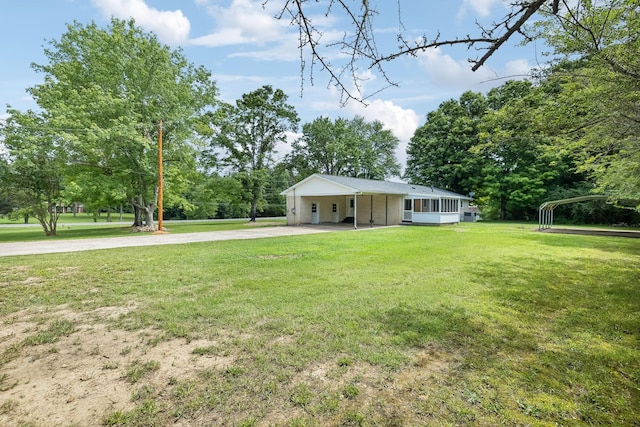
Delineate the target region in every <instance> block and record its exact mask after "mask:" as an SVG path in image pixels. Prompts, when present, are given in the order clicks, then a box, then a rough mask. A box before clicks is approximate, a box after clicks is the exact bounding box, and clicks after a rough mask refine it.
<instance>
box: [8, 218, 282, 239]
mask: <svg viewBox="0 0 640 427" xmlns="http://www.w3.org/2000/svg"><path fill="white" fill-rule="evenodd" d="M274 224H277V225H284V224H285V220H260V219H258V221H257V225H254V226H265V227H267V226H273V225H274ZM247 226H248V220H246V219H238V220H225V221H215V220H214V221H203V222H172V223H165V224H164V228H166V229H167V230H168V231H169V232H170V233H175V234H178V233H198V232H202V231H225V230H238V229H242V228H246V227H247ZM145 234H148V233H132V232H131V222H127V223H120V222H112V223H99V224H97V225H75V224H73V223H62V224H58V226H57V234H56V236H51V237H47V236H45V234H44V231H43V230H42V227H40V226H35V225H33V226H29V227H2V226H0V244H1V243H3V242H33V241H38V240H62V239H91V238H103V237H123V236H143V235H145Z"/></svg>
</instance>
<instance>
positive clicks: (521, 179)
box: [470, 81, 573, 219]
mask: <svg viewBox="0 0 640 427" xmlns="http://www.w3.org/2000/svg"><path fill="white" fill-rule="evenodd" d="M487 99H488V101H489V102H488V103H489V105H490V106H491V107H492V108H490V109H489V110H488V111H487V113H486V114H485V115H484V117H483V120H482V123H481V125H480V126H479V141H478V144H477V145H475V146H474V147H472V148H471V149H470V151H471V153H473V154H476V155H479V156H481V157H482V165H483V166H482V184H481V187H480V188H479V193H480V195H481V197H484V201H485V203H484V204H485V210H486V211H489V212H495V213H496V215H497V216H499V218H500V219H528V218H530V217H533V216H534V215H535V213H536V208H537V207H538V206H539V205H540V203H542V202H543V201H544V199H545V197H546V195H547V192H548V190H549V188H551V187H552V184H553V183H554V182H556V181H558V180H560V179H562V177H561V175H562V174H563V173H568V174H573V170H572V168H571V167H570V166H567V165H566V163H567V161H569V162H570V158H567V157H563V156H562V155H561V153H559V152H558V151H557V150H556V149H555V148H554V147H553V145H552V139H551V138H550V137H549V136H547V135H545V134H544V133H543V132H541V131H540V125H539V123H538V121H537V119H538V117H539V115H538V114H537V112H538V111H539V110H540V109H542V108H544V106H546V105H547V101H548V98H547V94H546V92H544V91H543V90H541V89H540V88H538V87H534V86H533V85H532V84H531V83H529V82H527V81H519V82H517V81H511V82H507V83H506V84H504V85H503V86H501V87H499V88H495V89H492V90H491V91H489V93H488V95H487Z"/></svg>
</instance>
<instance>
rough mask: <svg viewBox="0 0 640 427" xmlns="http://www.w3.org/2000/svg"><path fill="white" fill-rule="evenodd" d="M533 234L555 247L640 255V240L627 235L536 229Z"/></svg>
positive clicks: (539, 240) (540, 240)
mask: <svg viewBox="0 0 640 427" xmlns="http://www.w3.org/2000/svg"><path fill="white" fill-rule="evenodd" d="M532 236H533V237H534V238H535V239H536V241H538V242H541V243H544V244H545V245H548V246H551V247H554V248H558V247H559V248H571V249H573V248H580V249H585V248H592V249H597V250H601V251H603V252H608V253H623V254H626V255H635V256H638V255H640V241H639V240H638V239H630V238H625V237H611V236H598V235H574V234H551V233H541V232H539V231H537V230H536V231H535V232H534V233H532Z"/></svg>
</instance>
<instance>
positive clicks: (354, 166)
mask: <svg viewBox="0 0 640 427" xmlns="http://www.w3.org/2000/svg"><path fill="white" fill-rule="evenodd" d="M398 143H399V140H398V138H396V137H395V136H394V135H393V133H392V132H391V131H390V130H388V129H384V127H383V124H382V123H381V122H379V121H377V120H376V121H374V122H371V123H369V122H366V121H365V120H364V118H363V117H360V116H356V117H354V118H353V119H352V120H347V119H343V118H337V119H335V120H333V121H332V120H331V119H329V118H327V117H318V118H317V119H315V120H314V121H313V122H311V123H305V124H304V125H303V127H302V137H301V138H299V139H298V140H297V141H295V142H294V143H293V144H292V148H293V149H292V152H291V153H290V154H289V155H288V157H287V159H286V163H287V167H288V168H289V170H291V171H292V173H293V175H294V176H295V177H296V179H302V178H306V177H307V176H309V175H311V174H313V173H324V174H327V175H341V176H352V177H356V178H365V179H379V180H384V179H385V178H389V177H392V176H399V175H400V165H399V163H398V161H397V159H396V157H395V149H396V148H397V146H398Z"/></svg>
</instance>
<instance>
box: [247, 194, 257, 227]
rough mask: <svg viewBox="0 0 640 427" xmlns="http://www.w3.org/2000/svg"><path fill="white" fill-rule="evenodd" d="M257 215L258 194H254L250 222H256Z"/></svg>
mask: <svg viewBox="0 0 640 427" xmlns="http://www.w3.org/2000/svg"><path fill="white" fill-rule="evenodd" d="M257 215H258V195H257V194H254V195H253V196H252V197H251V212H250V214H249V222H256V216H257Z"/></svg>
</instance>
